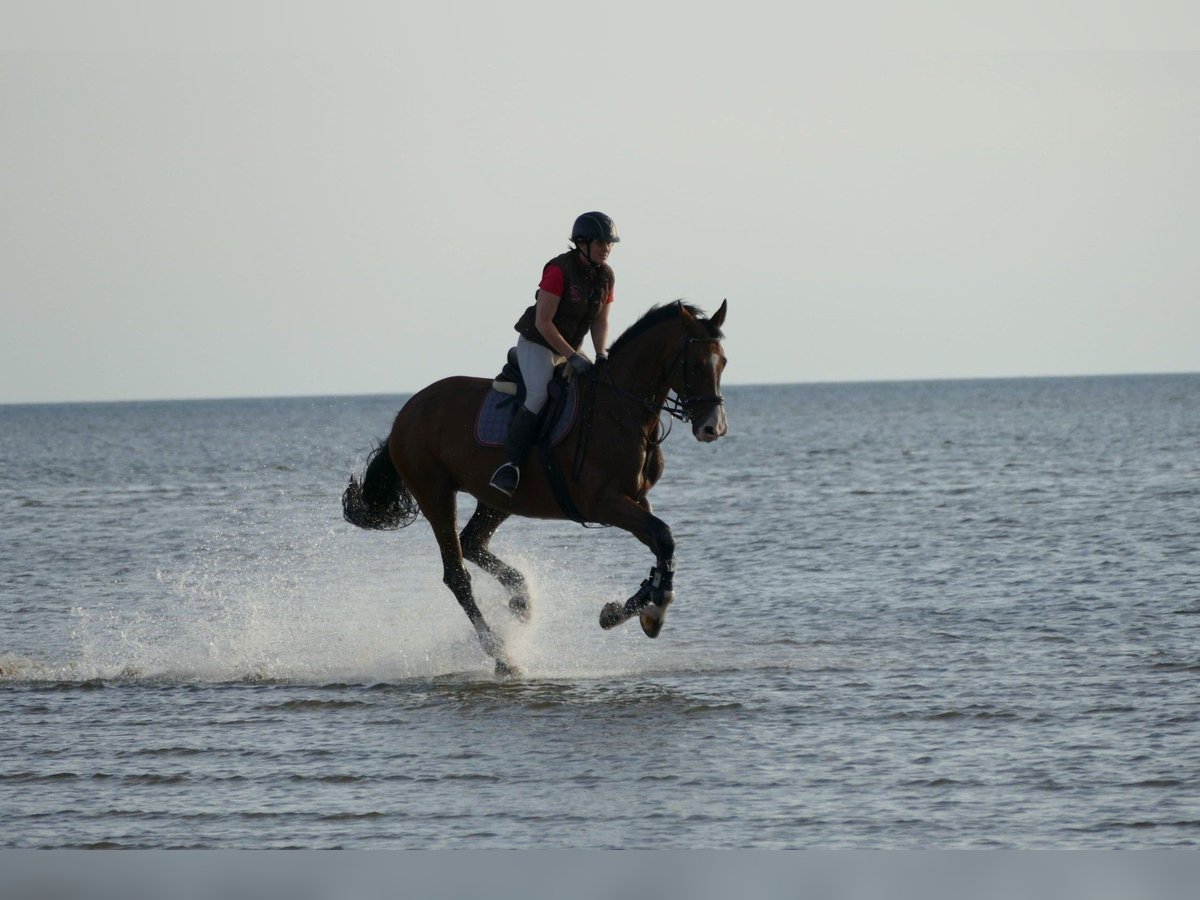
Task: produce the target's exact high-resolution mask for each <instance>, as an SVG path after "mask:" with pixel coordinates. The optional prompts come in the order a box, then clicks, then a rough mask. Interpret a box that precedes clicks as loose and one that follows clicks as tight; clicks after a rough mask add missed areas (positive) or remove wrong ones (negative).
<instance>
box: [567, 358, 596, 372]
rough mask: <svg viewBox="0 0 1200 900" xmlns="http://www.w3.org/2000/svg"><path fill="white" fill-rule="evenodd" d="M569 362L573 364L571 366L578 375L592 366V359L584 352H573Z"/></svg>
mask: <svg viewBox="0 0 1200 900" xmlns="http://www.w3.org/2000/svg"><path fill="white" fill-rule="evenodd" d="M567 362H569V363H570V364H571V368H572V369H574V370H575V374H576V375H583V374H585V373H586V372H587V370H588V369H590V368H591V367H592V361H591V360H590V359H588V358H587V357H586V356H584V355H583V354H582V353H573V354H572V355H571V358H570V359H568V360H567Z"/></svg>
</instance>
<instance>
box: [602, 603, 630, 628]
mask: <svg viewBox="0 0 1200 900" xmlns="http://www.w3.org/2000/svg"><path fill="white" fill-rule="evenodd" d="M626 618H628V617H627V616H626V615H625V605H624V604H623V603H605V604H604V609H602V610H600V627H601V628H603V629H604V630H605V631H607V630H608V629H609V628H616V627H617V626H618V625H620V624H621V623H622V622H624V621H625V619H626Z"/></svg>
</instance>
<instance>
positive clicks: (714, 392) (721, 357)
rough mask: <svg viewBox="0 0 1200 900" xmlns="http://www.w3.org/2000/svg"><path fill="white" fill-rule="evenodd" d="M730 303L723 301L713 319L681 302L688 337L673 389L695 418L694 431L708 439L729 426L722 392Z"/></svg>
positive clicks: (722, 433) (674, 371)
mask: <svg viewBox="0 0 1200 900" xmlns="http://www.w3.org/2000/svg"><path fill="white" fill-rule="evenodd" d="M727 305H728V301H722V302H721V308H720V309H718V310H717V312H716V315H714V316H713V317H712V318H711V319H705V318H703V317H702V316H695V315H693V314H692V312H691V311H690V310H689V309H688V307H686V306H684V305H683V304H680V306H679V311H680V317H681V320H682V322H683V329H684V340H683V346H682V348H681V349H680V351H679V363H678V364H677V365H674V366H672V368H671V376H670V377H671V390H673V391H674V392H675V396H676V397H678V398H679V403H680V405H681V406H682V407H683V411H684V413H685V414H686V415H687V417H688V418H689V419H691V422H692V434H693V435H695V437H696V440H698V441H704V442H705V443H708V442H711V441H715V440H717V439H718V438H721V437H724V436H725V433H726V432H727V431H728V430H729V426H728V424H727V422H726V420H725V399H724V398H723V397H722V396H721V373H722V372H724V371H725V352H724V351H723V350H722V349H721V338H722V337H723V335H722V334H721V325H722V324H724V322H725V311H726V307H727Z"/></svg>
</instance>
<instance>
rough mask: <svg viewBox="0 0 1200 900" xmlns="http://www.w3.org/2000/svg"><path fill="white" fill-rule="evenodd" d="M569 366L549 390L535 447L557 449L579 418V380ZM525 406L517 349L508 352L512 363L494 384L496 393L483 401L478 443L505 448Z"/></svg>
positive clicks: (477, 421)
mask: <svg viewBox="0 0 1200 900" xmlns="http://www.w3.org/2000/svg"><path fill="white" fill-rule="evenodd" d="M566 368H567V364H566V363H563V364H562V365H560V366H558V368H556V369H555V370H554V376H553V377H552V378H551V379H550V385H549V387H548V389H547V394H548V398H549V399H547V401H546V405H545V407H544V408H543V409H542V412H541V418H540V421H539V423H538V429H537V432H536V434H535V436H534V443H535V444H549V446H551V447H554V446H557V445H558V444H560V443H562V441H563V439H564V438H565V437H566V436H567V435H568V434H569V433H570V432H571V428H572V427H574V425H575V420H576V419H577V418H578V416H579V384H578V379H576V378H568V377H567V376H566ZM524 402H525V379H524V378H522V377H521V369H520V366H519V365H518V364H517V349H516V348H515V347H513V348H511V349H510V350H509V351H508V359H507V360H506V362H505V364H504V368H503V369H502V370H501V372H500V374H499V375H497V376H496V378H495V379H494V380H493V381H492V389H491V390H490V391H488V392H487V394H486V395H485V396H484V398H483V403H481V404H480V406H479V413H478V415H477V416H476V417H475V440H476V441H477V442H478V443H479V444H480V445H481V446H484V447H503V446H504V441H505V438H507V437H508V426H509V423H510V422H511V421H512V418H513V415H515V414H516V411H517V408H518V407H519V406H520V405H521V404H522V403H524Z"/></svg>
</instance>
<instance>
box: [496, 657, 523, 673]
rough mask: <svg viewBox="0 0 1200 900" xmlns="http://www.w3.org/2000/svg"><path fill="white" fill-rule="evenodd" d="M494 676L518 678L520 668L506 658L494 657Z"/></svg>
mask: <svg viewBox="0 0 1200 900" xmlns="http://www.w3.org/2000/svg"><path fill="white" fill-rule="evenodd" d="M496 677H497V678H520V677H521V670H520V669H519V668H517V664H516V663H514V662H510V661H509V660H507V659H500V658H497V659H496Z"/></svg>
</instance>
